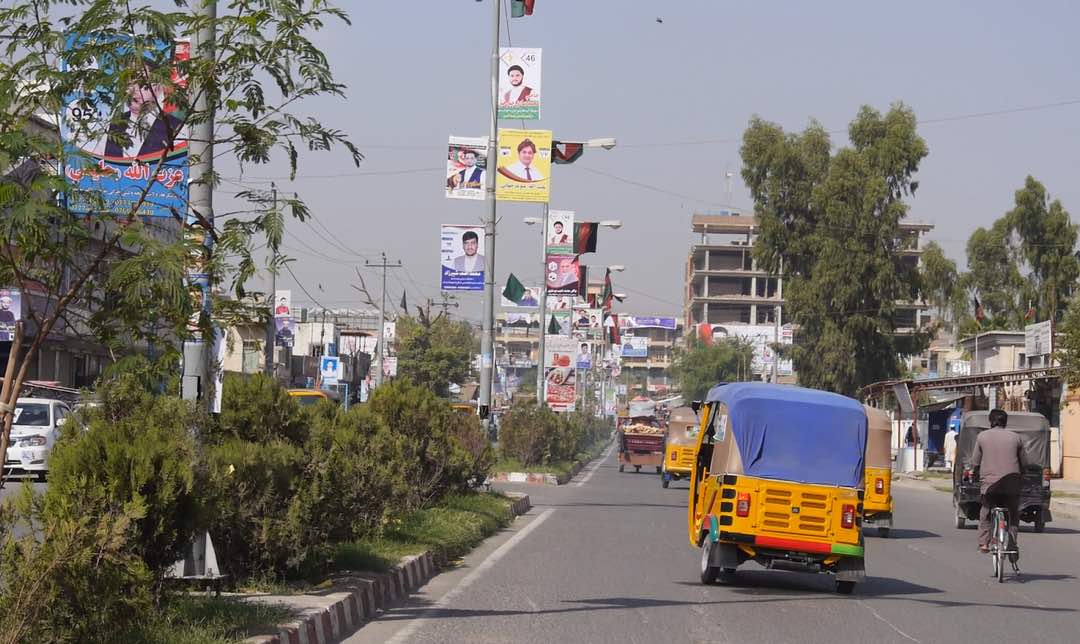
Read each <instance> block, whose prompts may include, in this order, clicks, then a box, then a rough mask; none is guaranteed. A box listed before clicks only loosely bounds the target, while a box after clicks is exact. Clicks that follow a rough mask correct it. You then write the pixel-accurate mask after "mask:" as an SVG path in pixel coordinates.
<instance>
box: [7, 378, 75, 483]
mask: <svg viewBox="0 0 1080 644" xmlns="http://www.w3.org/2000/svg"><path fill="white" fill-rule="evenodd" d="M70 416H71V410H70V409H69V408H68V406H67V405H66V404H64V403H62V402H60V401H59V400H49V399H47V398H20V399H19V401H18V402H17V403H15V420H14V422H13V423H12V426H11V443H10V445H9V446H8V450H7V455H6V458H5V459H4V469H5V470H6V471H8V472H11V473H18V472H22V473H25V474H36V475H37V477H38V479H39V480H44V479H45V475H46V474H47V473H48V470H49V468H48V463H47V462H46V461H48V458H49V452H50V451H51V450H52V446H53V445H54V444H55V443H56V440H57V439H58V438H59V437H60V428H61V427H62V426H63V424H64V423H65V422H67V420H68V418H69V417H70Z"/></svg>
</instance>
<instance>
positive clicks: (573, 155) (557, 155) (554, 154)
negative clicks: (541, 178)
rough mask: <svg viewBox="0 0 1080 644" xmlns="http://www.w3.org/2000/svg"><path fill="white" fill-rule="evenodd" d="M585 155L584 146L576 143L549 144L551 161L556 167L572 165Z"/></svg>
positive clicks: (558, 142) (557, 142)
mask: <svg viewBox="0 0 1080 644" xmlns="http://www.w3.org/2000/svg"><path fill="white" fill-rule="evenodd" d="M584 153H585V144H584V143H580V142H578V141H553V142H552V144H551V161H552V163H555V164H556V165H564V164H567V163H573V162H574V161H577V160H578V159H580V158H581V155H582V154H584Z"/></svg>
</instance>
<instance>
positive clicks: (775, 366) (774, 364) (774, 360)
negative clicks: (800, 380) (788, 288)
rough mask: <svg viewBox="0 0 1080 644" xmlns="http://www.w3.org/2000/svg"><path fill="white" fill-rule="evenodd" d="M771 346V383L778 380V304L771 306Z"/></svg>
mask: <svg viewBox="0 0 1080 644" xmlns="http://www.w3.org/2000/svg"><path fill="white" fill-rule="evenodd" d="M773 342H775V343H776V345H775V346H774V347H773V355H772V381H773V384H776V383H778V382H780V380H779V374H780V305H779V304H778V305H776V306H774V307H773Z"/></svg>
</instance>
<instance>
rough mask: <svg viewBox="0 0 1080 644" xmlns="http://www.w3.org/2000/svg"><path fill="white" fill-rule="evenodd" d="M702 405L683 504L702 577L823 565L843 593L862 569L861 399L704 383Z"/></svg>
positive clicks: (769, 386) (758, 385) (817, 570)
mask: <svg viewBox="0 0 1080 644" xmlns="http://www.w3.org/2000/svg"><path fill="white" fill-rule="evenodd" d="M704 404H705V406H704V407H703V408H702V409H701V410H699V411H700V415H701V430H700V432H699V434H698V444H697V449H696V457H695V462H694V470H693V472H692V473H691V478H690V494H689V497H688V498H689V507H688V510H687V518H688V524H689V526H688V527H689V537H690V544H691V545H692V546H694V547H697V548H700V549H701V581H702V583H706V584H708V583H713V582H715V581H716V580H717V579H720V578H721V577H722V576H723V577H724V578H729V577H730V575H733V574H734V573H735V570H736V568H737V567H738V566H739V565H740V564H742V563H743V562H745V561H747V560H753V561H756V562H758V563H759V564H761V565H763V566H765V567H767V568H772V569H776V570H790V571H798V572H811V573H831V574H833V575H834V576H835V580H836V591H837V592H839V593H843V594H848V593H850V592H852V591H853V590H854V588H855V584H856V582H858V581H860V580H862V579H863V578H865V575H866V567H865V563H864V560H863V555H864V550H863V538H862V531H861V530H860V523H861V522H862V511H861V508H860V504H861V503H862V497H863V490H862V485H863V477H864V476H865V472H864V467H865V465H864V454H865V452H866V433H867V430H866V425H867V420H866V412H865V411H864V409H863V406H862V405H861V404H859V403H858V402H856V401H854V400H852V399H850V398H847V397H844V396H840V395H838V394H832V393H826V392H822V391H815V390H811V389H804V388H801V387H793V386H788V385H774V384H764V383H750V382H743V383H732V384H728V385H719V386H717V387H714V388H713V389H712V390H711V391H709V395H708V397H707V398H706V400H705V403H704Z"/></svg>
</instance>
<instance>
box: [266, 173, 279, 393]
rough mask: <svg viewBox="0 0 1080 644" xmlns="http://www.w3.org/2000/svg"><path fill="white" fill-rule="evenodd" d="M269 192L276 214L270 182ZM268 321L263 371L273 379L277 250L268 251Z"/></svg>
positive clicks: (273, 192)
mask: <svg viewBox="0 0 1080 644" xmlns="http://www.w3.org/2000/svg"><path fill="white" fill-rule="evenodd" d="M270 192H271V194H272V196H273V200H274V206H273V207H274V213H275V216H276V213H277V184H275V183H274V182H270ZM270 253H271V255H270V296H269V298H268V299H269V300H270V320H269V321H268V322H267V323H266V351H265V361H266V365H265V367H264V371H265V373H266V375H268V376H270V377H271V378H273V377H274V343H275V342H277V328H276V327H275V326H274V324H275V319H274V318H276V317H277V313H276V306H277V304H275V302H274V298H275V297H277V295H276V294H277V259H278V251H277V248H276V247H274V248H271V249H270Z"/></svg>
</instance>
